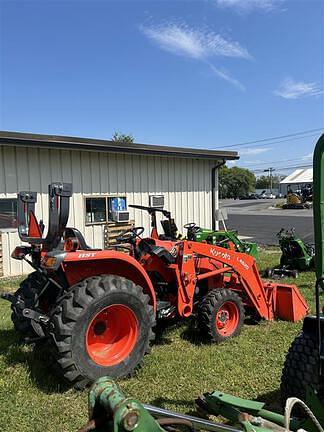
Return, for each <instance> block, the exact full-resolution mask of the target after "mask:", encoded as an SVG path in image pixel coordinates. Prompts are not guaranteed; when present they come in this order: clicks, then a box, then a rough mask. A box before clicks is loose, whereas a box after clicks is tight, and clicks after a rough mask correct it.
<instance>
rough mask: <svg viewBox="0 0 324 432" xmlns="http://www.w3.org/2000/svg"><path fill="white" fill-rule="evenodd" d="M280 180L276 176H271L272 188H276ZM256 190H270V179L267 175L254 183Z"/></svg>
mask: <svg viewBox="0 0 324 432" xmlns="http://www.w3.org/2000/svg"><path fill="white" fill-rule="evenodd" d="M280 180H281V178H280V177H279V176H277V175H275V176H272V187H273V188H275V189H276V188H278V187H279V183H280ZM255 187H256V189H270V177H269V176H268V175H262V176H260V177H259V178H257V180H256V183H255Z"/></svg>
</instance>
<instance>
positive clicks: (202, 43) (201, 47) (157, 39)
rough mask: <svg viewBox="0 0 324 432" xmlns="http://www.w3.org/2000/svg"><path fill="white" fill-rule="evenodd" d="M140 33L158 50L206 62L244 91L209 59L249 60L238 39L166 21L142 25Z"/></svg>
mask: <svg viewBox="0 0 324 432" xmlns="http://www.w3.org/2000/svg"><path fill="white" fill-rule="evenodd" d="M140 29H141V31H142V32H143V34H144V35H145V36H146V37H148V38H149V39H150V40H152V41H153V42H154V43H156V44H157V45H158V46H159V47H160V48H161V49H163V50H165V51H168V52H171V53H173V54H176V55H180V56H185V57H189V58H193V59H195V60H198V61H201V62H204V63H206V64H207V65H208V66H209V68H210V69H211V70H212V72H213V73H214V74H215V75H217V76H218V77H219V78H221V79H223V80H225V81H227V82H229V83H231V84H233V85H234V86H235V87H237V88H238V89H240V90H242V91H244V90H245V87H244V86H243V84H241V83H240V82H239V81H238V80H237V79H236V78H233V77H231V76H230V75H229V73H228V72H225V71H224V70H222V69H219V68H216V67H215V66H214V65H212V64H211V63H210V61H209V59H210V58H212V57H232V58H240V59H251V58H252V57H251V55H250V54H249V52H248V50H247V49H246V48H245V47H243V46H241V45H240V44H239V42H236V41H232V40H229V39H225V38H224V37H223V36H221V35H220V34H218V33H215V32H213V31H211V30H208V29H206V28H205V29H194V28H190V27H189V26H188V25H186V24H178V23H167V24H163V25H157V26H153V25H150V26H141V27H140Z"/></svg>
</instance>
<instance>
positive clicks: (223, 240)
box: [188, 228, 259, 259]
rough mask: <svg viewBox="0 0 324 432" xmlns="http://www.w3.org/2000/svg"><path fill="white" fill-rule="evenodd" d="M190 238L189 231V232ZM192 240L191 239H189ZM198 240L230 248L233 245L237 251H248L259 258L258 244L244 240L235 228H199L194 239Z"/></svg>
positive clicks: (247, 252)
mask: <svg viewBox="0 0 324 432" xmlns="http://www.w3.org/2000/svg"><path fill="white" fill-rule="evenodd" d="M188 238H189V232H188ZM189 240H191V239H189ZM192 240H194V241H197V242H203V241H205V242H207V243H210V244H215V245H217V246H221V247H224V248H226V249H228V248H230V247H231V245H233V247H234V248H235V250H236V251H237V252H242V253H246V254H248V255H251V256H253V257H254V258H255V259H257V258H258V256H259V254H258V249H257V244H256V243H253V242H246V241H242V240H241V239H240V238H239V237H238V235H237V232H236V231H234V230H229V231H227V230H226V231H225V230H219V231H214V230H209V229H206V228H199V229H197V230H196V231H195V232H194V238H193V239H192Z"/></svg>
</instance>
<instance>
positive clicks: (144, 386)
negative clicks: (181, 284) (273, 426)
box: [0, 251, 315, 432]
mask: <svg viewBox="0 0 324 432" xmlns="http://www.w3.org/2000/svg"><path fill="white" fill-rule="evenodd" d="M278 258H279V254H278V252H275V251H268V252H263V253H262V254H261V262H260V266H259V267H260V269H264V268H265V267H268V266H272V265H275V264H277V263H278ZM286 281H287V282H286ZM314 281H315V276H314V273H311V272H307V273H303V274H301V275H300V277H299V279H297V281H294V280H290V279H285V280H284V281H283V282H284V283H295V282H297V285H298V287H299V288H300V290H301V292H302V293H303V295H304V296H305V297H306V299H307V301H308V302H309V305H310V306H311V308H312V310H314V301H313V297H314ZM17 285H18V281H17V280H16V281H3V282H0V291H1V290H2V291H6V290H9V289H15V287H16V286H17ZM188 324H189V322H188V321H186V322H183V323H181V324H177V325H174V326H173V327H169V328H167V329H164V330H163V331H161V332H159V334H158V337H157V341H156V343H155V345H154V346H153V349H152V353H151V354H150V355H149V356H147V357H146V359H145V366H144V368H143V369H141V370H140V371H139V372H138V373H137V375H136V376H135V377H134V378H132V379H129V380H122V381H121V382H120V385H121V387H122V389H123V390H124V391H125V393H126V394H128V395H132V396H134V397H136V398H138V399H139V400H141V401H142V402H146V403H151V404H156V405H159V406H161V407H164V408H168V409H172V410H177V411H181V412H185V413H193V410H194V405H193V400H194V399H195V398H196V397H197V396H198V395H199V394H200V393H202V392H206V391H211V390H215V389H219V390H222V391H224V392H229V393H233V394H235V395H238V396H242V397H248V398H258V399H260V400H265V401H266V402H267V403H268V404H269V406H270V407H271V408H278V407H279V392H278V388H279V382H280V375H281V369H282V366H283V362H284V358H285V355H286V352H287V350H288V347H289V345H290V344H291V342H292V340H293V339H294V337H295V336H296V335H297V333H298V331H299V330H300V327H301V323H295V324H294V323H288V322H283V321H277V322H261V323H259V324H254V325H251V324H250V325H248V324H246V325H245V326H244V327H243V331H242V333H241V335H240V336H239V337H238V338H235V339H233V340H230V341H228V342H227V343H224V344H222V345H218V346H217V345H206V344H200V343H199V339H198V338H197V336H196V335H195V333H194V332H192V331H190V326H189V325H188ZM0 413H1V414H0V417H1V420H2V421H1V430H2V431H3V432H5V431H10V432H12V431H18V432H20V431H31V432H32V431H33V432H38V431H39V432H44V431H48V432H51V431H53V432H54V431H55V432H61V431H67V432H68V431H69V432H72V431H76V430H77V429H78V428H79V427H80V426H82V425H83V424H84V423H85V422H86V420H87V392H86V391H84V392H77V391H74V390H68V391H65V390H63V389H62V388H61V386H60V384H59V383H58V382H57V381H56V379H55V378H54V377H53V376H52V375H51V371H50V370H48V369H47V365H46V359H43V360H40V359H39V358H38V357H37V355H36V354H35V353H34V352H33V350H32V347H30V346H26V345H23V344H21V342H20V341H19V337H18V336H17V334H16V333H15V332H14V330H13V327H12V324H11V320H10V305H9V303H8V302H5V301H3V300H0Z"/></svg>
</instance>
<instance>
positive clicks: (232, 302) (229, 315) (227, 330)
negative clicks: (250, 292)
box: [197, 288, 244, 343]
mask: <svg viewBox="0 0 324 432" xmlns="http://www.w3.org/2000/svg"><path fill="white" fill-rule="evenodd" d="M197 320H198V327H199V329H200V330H201V332H202V334H203V335H204V336H205V337H207V338H208V339H209V340H210V341H211V342H215V343H221V342H224V341H225V340H227V339H229V338H231V337H234V336H238V335H239V333H240V331H241V328H242V326H243V323H244V306H243V302H242V300H241V298H240V297H239V296H238V295H237V294H236V293H235V292H233V291H232V290H230V289H227V288H223V289H214V290H211V291H209V293H208V294H207V295H206V296H205V297H204V299H203V300H202V301H201V303H200V305H199V308H198V315H197Z"/></svg>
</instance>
